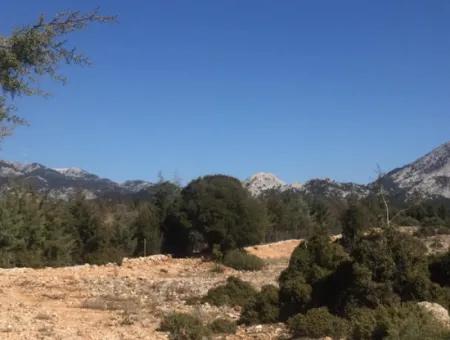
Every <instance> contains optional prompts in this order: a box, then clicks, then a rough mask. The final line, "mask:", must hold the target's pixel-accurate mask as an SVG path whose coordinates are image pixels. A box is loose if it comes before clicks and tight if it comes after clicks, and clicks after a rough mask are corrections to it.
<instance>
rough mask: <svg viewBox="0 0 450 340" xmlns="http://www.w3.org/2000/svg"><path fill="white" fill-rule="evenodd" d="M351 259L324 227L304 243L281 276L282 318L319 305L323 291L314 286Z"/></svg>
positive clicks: (294, 253)
mask: <svg viewBox="0 0 450 340" xmlns="http://www.w3.org/2000/svg"><path fill="white" fill-rule="evenodd" d="M347 258H348V255H347V254H346V253H345V251H344V249H343V247H342V246H341V245H339V244H337V243H333V242H330V238H329V236H328V235H327V234H326V232H324V231H323V230H320V229H318V230H316V232H315V234H314V235H313V236H312V237H311V238H310V239H309V240H308V241H307V242H303V243H302V244H300V245H299V246H298V247H297V248H296V249H295V250H294V252H293V253H292V256H291V259H290V260H289V266H288V268H287V269H286V270H284V271H283V272H282V273H281V275H280V278H279V282H280V307H281V317H282V319H283V320H285V319H287V318H289V317H291V316H292V315H295V314H297V313H302V312H305V311H306V310H308V309H310V308H311V307H316V306H315V304H316V303H313V302H314V301H313V296H318V297H320V295H321V294H314V286H317V285H316V284H318V283H320V282H321V281H323V280H324V279H325V278H327V277H328V276H330V275H331V274H333V273H334V271H335V270H336V268H338V267H339V265H340V264H341V263H343V261H345V260H346V259H347ZM316 291H317V289H316ZM321 302H322V301H317V306H322V305H324V303H321Z"/></svg>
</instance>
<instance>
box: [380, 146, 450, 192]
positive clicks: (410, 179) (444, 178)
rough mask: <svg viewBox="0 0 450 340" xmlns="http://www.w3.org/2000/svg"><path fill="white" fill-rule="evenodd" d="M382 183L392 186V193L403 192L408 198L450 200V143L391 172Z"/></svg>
mask: <svg viewBox="0 0 450 340" xmlns="http://www.w3.org/2000/svg"><path fill="white" fill-rule="evenodd" d="M382 181H383V182H384V183H389V184H390V186H391V188H390V189H391V191H392V190H394V191H396V190H401V191H403V193H404V194H405V195H406V196H412V195H417V194H418V195H421V196H426V197H433V196H442V197H446V198H450V142H447V143H445V144H443V145H441V146H439V147H437V148H436V149H434V150H432V151H431V152H430V153H428V154H426V155H425V156H423V157H420V158H419V159H417V160H416V161H414V162H412V163H410V164H407V165H405V166H404V167H402V168H398V169H395V170H393V171H391V172H389V173H388V174H387V175H385V176H384V177H383V178H382Z"/></svg>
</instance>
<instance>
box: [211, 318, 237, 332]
mask: <svg viewBox="0 0 450 340" xmlns="http://www.w3.org/2000/svg"><path fill="white" fill-rule="evenodd" d="M208 327H209V329H210V330H211V331H212V332H213V333H215V334H234V333H236V328H237V326H236V322H234V321H231V320H228V319H222V318H220V319H216V320H214V321H213V322H211V323H210V324H209V326H208Z"/></svg>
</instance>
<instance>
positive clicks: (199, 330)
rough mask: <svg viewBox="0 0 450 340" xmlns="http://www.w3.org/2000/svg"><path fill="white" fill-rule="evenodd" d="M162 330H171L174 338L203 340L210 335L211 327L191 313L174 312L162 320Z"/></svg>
mask: <svg viewBox="0 0 450 340" xmlns="http://www.w3.org/2000/svg"><path fill="white" fill-rule="evenodd" d="M160 330H161V331H163V332H170V336H169V338H170V339H173V340H202V339H203V338H204V337H207V336H208V335H209V333H210V332H209V329H208V328H207V327H205V326H204V325H203V323H202V321H201V320H200V319H198V318H196V317H194V316H192V315H190V314H186V313H172V314H169V315H167V316H166V317H165V318H164V319H163V321H162V322H161V326H160Z"/></svg>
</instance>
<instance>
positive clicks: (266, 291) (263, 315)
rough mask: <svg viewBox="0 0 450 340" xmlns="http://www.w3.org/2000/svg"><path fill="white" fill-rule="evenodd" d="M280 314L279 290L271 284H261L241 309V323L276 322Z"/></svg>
mask: <svg viewBox="0 0 450 340" xmlns="http://www.w3.org/2000/svg"><path fill="white" fill-rule="evenodd" d="M279 316H280V308H279V291H278V288H277V287H275V286H273V285H266V286H263V287H262V289H261V292H259V293H258V294H256V295H255V296H254V297H253V298H252V299H250V300H249V302H248V303H247V304H246V305H245V306H244V309H243V310H242V314H241V319H240V320H239V321H240V322H242V323H245V324H248V325H251V324H261V323H273V322H277V321H278V319H279Z"/></svg>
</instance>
